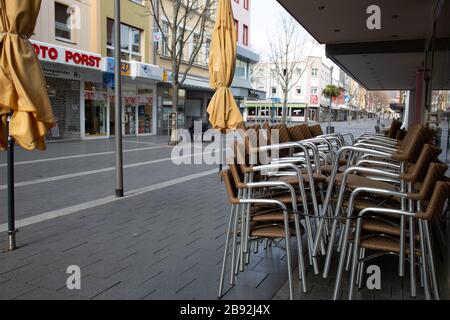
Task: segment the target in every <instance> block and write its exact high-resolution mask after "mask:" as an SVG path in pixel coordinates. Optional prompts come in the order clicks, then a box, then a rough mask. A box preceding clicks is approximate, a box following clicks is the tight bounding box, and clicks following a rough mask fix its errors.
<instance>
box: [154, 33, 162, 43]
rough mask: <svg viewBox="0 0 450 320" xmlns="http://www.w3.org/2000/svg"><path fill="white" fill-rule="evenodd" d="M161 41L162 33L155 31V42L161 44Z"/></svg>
mask: <svg viewBox="0 0 450 320" xmlns="http://www.w3.org/2000/svg"><path fill="white" fill-rule="evenodd" d="M161 40H162V32H161V31H154V32H153V42H161Z"/></svg>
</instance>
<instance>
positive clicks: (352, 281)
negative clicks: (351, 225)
mask: <svg viewBox="0 0 450 320" xmlns="http://www.w3.org/2000/svg"><path fill="white" fill-rule="evenodd" d="M361 223H362V219H358V221H357V224H356V232H355V240H354V242H353V263H352V272H351V275H350V288H349V292H348V298H349V300H352V299H353V293H354V290H355V281H356V271H357V267H358V266H359V259H358V258H359V257H360V252H359V251H360V250H359V238H360V235H361Z"/></svg>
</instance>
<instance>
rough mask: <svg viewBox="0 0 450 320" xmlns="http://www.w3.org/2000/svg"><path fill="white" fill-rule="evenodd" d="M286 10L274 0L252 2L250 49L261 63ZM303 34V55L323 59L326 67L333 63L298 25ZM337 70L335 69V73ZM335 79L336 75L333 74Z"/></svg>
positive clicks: (254, 0) (322, 48) (266, 55)
mask: <svg viewBox="0 0 450 320" xmlns="http://www.w3.org/2000/svg"><path fill="white" fill-rule="evenodd" d="M283 13H286V10H284V8H283V7H282V6H281V5H280V4H279V3H278V2H277V1H276V0H253V2H252V12H251V31H250V32H251V34H250V41H251V47H252V48H253V49H254V50H255V51H256V52H258V53H259V54H260V55H261V60H262V61H267V60H268V54H269V52H270V44H269V38H270V37H275V36H276V29H277V25H278V18H279V16H280V15H281V14H283ZM299 28H301V30H302V34H304V36H305V38H306V41H305V46H306V47H305V49H304V50H303V53H304V54H306V55H310V56H319V57H322V58H324V61H325V64H326V65H332V64H333V63H332V62H331V61H330V60H329V59H326V56H325V48H324V46H322V45H319V44H318V43H317V42H316V41H314V40H313V38H312V37H311V36H310V35H309V34H308V33H307V32H306V31H305V30H304V29H303V28H302V27H301V26H300V25H299ZM336 70H337V68H335V71H336ZM334 76H335V77H337V73H335V74H334Z"/></svg>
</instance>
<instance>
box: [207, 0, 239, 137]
mask: <svg viewBox="0 0 450 320" xmlns="http://www.w3.org/2000/svg"><path fill="white" fill-rule="evenodd" d="M236 50H237V36H236V26H235V22H234V17H233V10H232V8H231V3H230V0H219V4H218V11H217V18H216V24H215V27H214V33H213V36H212V41H211V53H210V57H209V77H210V80H209V81H210V85H211V87H212V88H213V89H214V90H215V91H216V93H215V94H214V96H213V98H212V100H211V103H210V104H209V107H208V114H209V121H210V122H211V124H212V126H213V128H214V129H218V130H221V131H225V130H226V129H236V128H238V127H240V125H241V124H242V123H243V122H244V120H243V118H242V115H241V112H240V111H239V108H238V106H237V104H236V101H235V100H234V97H233V94H232V92H231V90H230V86H231V83H232V82H233V77H234V69H235V66H236Z"/></svg>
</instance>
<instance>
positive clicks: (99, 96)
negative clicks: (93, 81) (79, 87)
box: [84, 91, 108, 101]
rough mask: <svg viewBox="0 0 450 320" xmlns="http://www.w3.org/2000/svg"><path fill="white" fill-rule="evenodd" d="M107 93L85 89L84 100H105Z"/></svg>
mask: <svg viewBox="0 0 450 320" xmlns="http://www.w3.org/2000/svg"><path fill="white" fill-rule="evenodd" d="M107 97H108V95H107V94H106V92H99V91H85V92H84V98H85V99H86V100H97V101H106V99H107Z"/></svg>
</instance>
